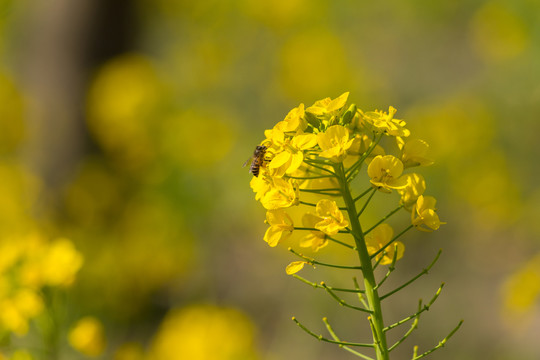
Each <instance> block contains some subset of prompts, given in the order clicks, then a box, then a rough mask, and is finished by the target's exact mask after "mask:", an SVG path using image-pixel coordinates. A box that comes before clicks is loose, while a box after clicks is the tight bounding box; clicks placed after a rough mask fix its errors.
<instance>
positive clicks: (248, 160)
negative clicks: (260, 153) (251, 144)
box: [242, 155, 254, 167]
mask: <svg viewBox="0 0 540 360" xmlns="http://www.w3.org/2000/svg"><path fill="white" fill-rule="evenodd" d="M253 157H254V156H253V155H251V156H250V157H249V158H248V159H247V160H246V162H245V163H244V165H242V167H246V165H247V164H249V163H251V162H252V161H253Z"/></svg>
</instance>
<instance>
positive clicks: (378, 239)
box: [366, 223, 405, 265]
mask: <svg viewBox="0 0 540 360" xmlns="http://www.w3.org/2000/svg"><path fill="white" fill-rule="evenodd" d="M393 237H394V229H392V227H391V226H390V225H388V224H384V223H383V224H381V225H379V226H377V227H376V228H375V229H373V230H371V231H370V232H369V233H368V234H367V235H366V245H367V248H368V252H369V254H370V255H373V254H375V253H376V252H377V251H379V250H380V249H382V248H383V247H384V246H385V245H386V244H388V243H389V242H390V241H391V240H392V238H393ZM396 249H397V255H396V260H399V259H401V258H402V257H403V253H404V252H405V245H403V243H402V242H401V241H394V242H393V243H392V244H390V245H389V246H387V247H386V248H385V249H384V250H383V251H381V252H380V253H379V254H377V256H375V259H376V260H377V261H378V260H379V259H381V258H382V259H381V261H380V263H381V265H388V264H391V263H392V260H393V259H394V254H395V250H396Z"/></svg>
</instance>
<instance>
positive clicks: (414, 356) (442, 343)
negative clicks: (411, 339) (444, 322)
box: [412, 320, 463, 360]
mask: <svg viewBox="0 0 540 360" xmlns="http://www.w3.org/2000/svg"><path fill="white" fill-rule="evenodd" d="M461 324H463V320H461V321H460V322H459V324H458V325H457V326H456V327H455V328H454V329H453V330H452V331H450V334H448V335H447V336H446V337H445V338H444V339H442V340H441V341H439V344H437V346H435V347H434V348H433V349H431V350H428V351H426V352H425V353H422V354H420V355H416V352H417V350H418V346H415V349H414V353H413V358H412V360H418V359H421V358H423V357H424V356H426V355H429V354H431V353H432V352H434V351H435V350H437V349H439V348H441V347H443V346H444V345H445V344H446V343H447V342H448V340H450V338H451V337H452V336H453V335H454V334H455V333H456V331H458V330H459V328H460V327H461Z"/></svg>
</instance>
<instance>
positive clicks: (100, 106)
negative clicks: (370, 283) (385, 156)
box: [0, 0, 540, 360]
mask: <svg viewBox="0 0 540 360" xmlns="http://www.w3.org/2000/svg"><path fill="white" fill-rule="evenodd" d="M539 13H540V3H539V2H538V1H533V0H522V1H510V0H498V1H480V0H473V1H445V2H441V1H434V2H426V1H418V0H413V1H397V0H391V1H381V2H373V1H371V2H367V1H352V0H342V1H330V0H317V1H308V0H274V1H271V2H269V1H258V0H237V1H218V0H201V1H182V0H178V1H174V0H155V1H143V0H139V1H136V0H133V1H129V0H115V1H110V0H81V1H70V0H47V1H31V0H16V1H15V0H1V1H0V236H1V241H0V242H1V246H2V249H3V250H2V253H3V254H12V253H16V254H19V255H17V256H19V257H18V258H17V259H19V260H18V262H17V261H14V260H13V258H16V256H15V255H13V256H11V255H10V256H11V257H9V256H8V258H9V259H11V260H1V261H0V275H1V276H2V277H4V278H6V279H7V278H8V277H10V276H13V275H12V274H13V272H14V271H15V272H17V271H19V270H18V269H19V267H18V266H21V265H20V264H21V263H23V264H25V261H29V262H31V260H28V259H35V256H34V255H31V256H30V255H28V256H27V257H24V256H23V255H20V254H23V253H24V254H27V253H26V252H24V251H29V252H28V253H29V254H34V253H35V252H36V251H37V253H43V251H44V250H43V248H48V247H54V246H53V245H54V244H58V240H56V239H69V241H67V242H66V241H65V242H64V243H62V244H68V245H65V246H64V247H62V249H64V250H62V251H63V252H62V251H59V252H58V253H59V254H63V255H58V258H59V259H60V260H58V261H57V260H54V261H52V264H49V268H52V269H53V272H54V271H58V272H59V273H61V274H64V273H65V272H66V271H67V272H68V275H69V276H67V277H65V276H64V277H62V276H61V279H63V280H62V281H57V282H54V281H52V280H51V281H52V282H51V281H48V282H47V281H45V280H43V281H42V282H34V283H32V284H33V285H32V286H33V287H31V289H32V291H34V290H35V293H34V294H37V295H36V296H38V298H39V299H42V301H41V303H42V306H38V305H35V304H37V303H40V301H38V300H36V299H35V298H32V297H30V298H31V299H34V300H32V301H34V302H32V301H30V300H27V301H26V302H23V303H24V304H30V305H25V307H23V308H24V309H26V310H25V311H26V312H25V311H22V313H24V314H26V315H25V316H26V317H25V316H23V320H21V321H22V323H21V322H19V323H16V324H19V325H20V326H22V325H24V324H25V321H24V319H27V320H28V326H27V328H25V327H24V326H22V327H16V326H15V327H14V326H12V327H11V328H10V327H9V326H7V325H5V324H14V322H13V316H12V313H9V314H8V310H9V309H10V308H9V307H7V305H6V303H5V302H1V303H2V304H3V305H2V308H0V320H2V319H3V320H2V321H3V323H4V325H5V326H7V327H6V329H4V330H3V331H2V336H1V340H0V346H1V347H0V351H2V353H3V354H4V356H5V357H6V358H10V357H11V358H16V359H30V358H31V357H32V358H35V359H41V358H51V359H52V358H54V359H84V358H87V357H88V356H95V357H96V358H98V359H117V360H137V359H173V360H174V359H195V360H197V359H216V360H221V359H227V360H228V359H235V360H236V359H269V360H283V359H353V358H355V357H353V356H352V355H351V354H349V353H347V352H343V351H342V350H340V349H339V348H337V347H335V346H333V345H331V344H326V343H321V342H317V341H315V340H314V339H313V338H311V337H309V336H308V335H307V334H306V333H304V332H302V331H301V330H300V329H299V328H298V327H297V326H295V325H294V323H293V322H292V321H291V320H290V318H291V316H293V315H294V316H296V317H298V318H299V319H301V320H302V321H303V322H304V323H306V324H307V325H309V326H310V328H312V329H313V330H314V331H315V332H317V333H323V334H324V333H325V328H324V325H323V323H322V322H321V321H320V319H321V318H322V317H323V316H327V317H328V318H329V319H330V320H331V321H332V323H333V324H334V327H335V328H337V329H339V332H340V333H341V334H346V335H342V337H344V338H347V340H350V341H362V340H365V339H369V329H366V322H365V319H364V318H363V317H361V316H359V317H357V318H356V319H355V318H354V317H351V313H350V311H348V310H347V309H344V308H340V307H339V306H337V304H336V303H335V302H334V301H333V300H332V299H330V298H329V297H328V296H327V295H326V294H324V293H322V292H320V291H317V290H316V289H312V288H310V287H308V286H305V285H304V284H302V283H300V282H298V281H297V280H295V279H293V278H291V277H288V276H287V275H286V274H285V272H284V267H285V265H286V264H288V263H289V262H290V261H292V260H296V259H294V258H293V257H292V255H291V254H290V253H288V252H287V251H286V248H287V246H289V245H290V244H285V245H284V246H281V247H278V248H269V247H268V246H267V244H266V243H264V241H263V240H262V236H263V234H264V231H265V224H264V214H265V213H264V210H263V209H262V207H261V206H260V204H259V203H257V202H256V201H255V200H254V199H253V193H252V191H251V189H250V188H249V181H250V175H249V174H248V173H247V170H246V169H245V168H242V164H243V163H244V161H245V160H246V158H247V157H248V156H249V155H250V154H251V152H252V151H253V148H254V146H255V145H256V144H258V143H259V142H260V141H261V140H262V139H263V130H264V129H267V128H271V127H272V126H273V125H274V124H275V123H276V122H277V121H280V120H282V119H283V118H284V116H285V115H286V114H287V112H288V111H289V110H290V109H292V108H293V107H295V106H297V105H298V104H299V103H301V102H302V103H305V104H306V105H310V104H312V103H313V102H314V101H316V100H318V99H321V98H324V97H327V96H329V97H332V98H334V97H337V96H338V95H340V94H341V93H343V92H345V91H350V92H351V95H350V97H349V99H350V100H352V101H353V102H355V103H356V104H357V105H358V106H359V107H360V108H361V109H364V110H373V109H377V108H378V109H387V108H388V106H389V105H393V106H394V107H396V108H397V109H398V116H397V117H398V118H401V119H405V120H406V121H407V123H408V128H410V129H411V130H412V132H413V134H415V137H420V138H422V139H425V140H426V141H427V142H428V143H430V145H431V157H432V158H434V159H435V160H436V163H435V164H434V165H432V166H431V167H429V168H425V169H423V171H424V172H423V174H424V176H425V177H426V180H427V182H428V190H427V192H428V193H429V194H430V195H434V196H436V197H437V199H438V207H439V214H440V217H441V219H442V220H444V221H447V222H448V224H447V225H445V226H443V227H442V228H441V229H440V230H439V231H437V232H435V233H433V234H427V235H426V234H423V233H418V232H410V233H408V234H407V235H406V237H405V238H404V239H403V241H404V242H405V245H406V253H405V257H404V258H403V259H402V260H401V261H400V262H399V263H398V270H397V271H396V272H395V273H394V274H395V275H393V277H394V278H393V279H392V283H393V284H399V283H401V282H403V281H404V280H407V279H409V278H410V277H411V276H412V275H414V274H416V273H417V272H418V271H420V270H421V269H422V268H423V267H424V266H426V265H427V264H428V263H429V262H430V261H431V258H432V257H433V256H434V255H435V254H436V252H437V251H438V249H439V248H443V249H444V251H443V255H442V258H441V259H440V260H439V263H438V264H437V265H436V267H435V268H434V269H433V270H432V271H431V272H430V274H429V275H428V276H426V277H423V278H422V279H421V280H420V281H419V282H417V283H415V284H414V285H413V286H411V287H409V288H407V290H405V291H404V292H403V293H402V294H401V295H400V298H399V299H396V300H389V302H388V303H385V306H386V309H385V311H386V313H387V314H388V315H387V317H388V321H391V320H397V319H399V318H401V317H404V316H406V315H409V314H410V313H412V312H414V309H415V308H416V306H417V300H418V298H424V299H429V298H430V297H431V296H432V294H433V293H434V292H435V290H436V289H437V287H438V286H439V285H440V283H441V282H442V281H444V282H445V283H446V285H445V288H444V290H443V293H442V295H441V297H440V298H439V300H438V301H437V303H435V305H434V306H433V308H432V309H431V310H430V311H429V312H427V313H425V314H424V315H423V316H422V318H421V323H420V327H419V329H418V330H417V331H415V333H414V334H413V335H412V336H411V337H410V338H409V339H408V340H407V341H406V342H405V343H404V344H403V345H402V346H401V349H400V350H396V352H397V354H396V355H395V357H396V358H409V357H410V354H411V353H412V346H413V345H415V344H418V345H419V346H420V349H421V350H427V349H428V348H429V347H431V346H433V345H435V344H437V342H438V341H439V340H440V339H442V338H443V337H444V336H445V335H446V333H447V332H448V331H450V329H452V328H453V327H454V326H455V324H456V323H457V322H458V321H459V319H464V320H465V323H464V325H463V327H462V328H461V330H460V331H459V332H458V333H457V334H456V335H455V336H454V337H453V338H452V339H451V340H450V342H449V344H448V346H446V347H445V349H443V350H439V351H437V352H436V353H435V354H434V355H432V357H433V358H436V359H478V358H485V359H496V360H503V359H525V360H526V359H538V358H540V349H539V347H538V338H539V336H540V317H539V309H538V303H539V301H538V297H539V293H540V242H539V240H538V239H539V236H540V221H539V219H540V185H539V182H538V177H539V175H540V167H539V162H538V158H539V156H540V146H539V145H538V143H539V142H538V134H540V116H539V115H540V81H539V80H540V65H539V64H540V22H539V21H538V14H539ZM36 238H40V239H41V240H39V241H38V243H39V244H40V245H39V246H37V245H35V244H36V240H35V239H36ZM29 239H30V240H29ZM31 239H34V240H31ZM21 244H22V245H21ZM26 244H30V245H26ZM70 244H71V245H70ZM17 246H18V247H21V246H22V247H23V248H24V249H26V250H24V251H23V250H16V251H15V250H13V251H11V250H9V249H14V248H15V247H17ZM28 249H31V250H28ZM36 249H37V250H36ZM40 249H41V250H40ZM74 249H76V250H74ZM10 251H11V252H10ZM21 251H22V252H21ZM32 251H34V252H32ZM333 251H334V250H333V249H332V246H329V247H328V248H325V249H324V250H322V251H321V254H320V256H322V258H323V259H324V257H325V256H327V257H328V256H330V257H332V256H334V257H335V256H337V255H335V254H333ZM55 254H56V253H55ZM66 254H67V255H66ZM2 256H4V255H2ZM6 256H7V255H6ZM6 256H4V257H6ZM25 256H26V255H25ZM20 259H23V260H20ZM25 259H26V260H25ZM53 259H56V258H54V257H53ZM62 259H63V260H62ZM66 259H67V260H66ZM82 259H84V260H82ZM32 261H33V260H32ZM6 264H7V265H6ZM17 264H18V265H17ZM40 264H42V263H40ZM62 264H67V265H66V266H67V268H69V269H68V270H65V267H62V266H63V265H62ZM8 268H9V271H7V270H6V269H8ZM38 272H39V271H38ZM10 274H11V275H10ZM17 274H18V273H17ZM24 274H26V272H24ZM75 274H76V279H74V277H75ZM17 276H18V275H17ZM324 276H327V277H326V278H324ZM340 276H343V275H340V274H324V273H321V272H306V277H311V278H312V279H313V280H318V281H320V280H323V279H331V280H335V281H338V280H340V279H339V277H340ZM346 276H347V277H348V276H349V275H348V274H347V275H346ZM20 278H24V279H26V278H27V277H23V276H21V277H20ZM10 279H11V280H9V281H12V278H10ZM17 279H19V277H17ZM66 279H67V280H66ZM347 279H349V278H347ZM64 280H65V281H64ZM9 281H8V280H5V281H4V280H2V281H1V282H0V285H1V286H0V290H1V291H0V295H2V296H3V297H4V299H7V295H6V294H7V293H8V292H7V291H4V289H5V288H6V287H5V286H4V284H5V283H6V282H9ZM329 281H330V280H329ZM347 281H348V280H347ZM389 283H390V282H389ZM14 284H15V283H14ZM16 284H19V283H16ZM21 284H22V285H21ZM11 286H13V287H16V286H21V288H24V286H28V281H27V282H24V281H22V282H21V283H20V284H19V285H13V284H12V285H11ZM25 294H26V293H25ZM27 298H28V297H24V299H27ZM30 298H28V299H30ZM3 301H4V300H3ZM6 301H7V300H6ZM36 301H37V302H36ZM32 304H34V305H32ZM31 305H32V306H31ZM10 314H11V315H10ZM354 316H358V315H357V314H356V313H354ZM81 318H82V319H90V320H91V321H90V320H89V321H87V322H86V323H85V324H86V327H84V326H82V327H80V328H79V330H80V332H81V334H82V335H81V336H80V337H81V338H82V339H83V340H80V341H79V342H78V344H79V351H76V350H75V349H74V348H73V346H70V345H69V341H68V333H70V330H69V329H71V328H72V327H73V326H74V324H76V322H77V321H78V320H79V319H81ZM6 319H7V320H6ZM47 319H48V320H47ZM50 319H54V321H53V320H50ZM10 321H11V322H10ZM21 324H22V325H21ZM44 324H45V325H44ZM51 324H52V325H51ZM81 329H82V330H81ZM85 329H86V330H85ZM396 331H397V333H396V337H397V336H398V333H399V330H396ZM17 332H18V333H19V334H16V333H17ZM24 334H26V335H24ZM70 334H72V333H70ZM71 339H72V340H71V342H72V343H76V344H77V340H73V338H71ZM85 339H86V340H85ZM87 340H88V342H89V344H84V342H85V341H87ZM81 342H82V343H83V344H81ZM75 348H77V346H75ZM81 349H82V350H81Z"/></svg>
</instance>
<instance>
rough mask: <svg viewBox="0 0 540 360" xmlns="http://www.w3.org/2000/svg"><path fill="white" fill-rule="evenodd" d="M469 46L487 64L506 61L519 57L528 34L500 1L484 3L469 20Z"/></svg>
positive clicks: (524, 27)
mask: <svg viewBox="0 0 540 360" xmlns="http://www.w3.org/2000/svg"><path fill="white" fill-rule="evenodd" d="M471 32H472V37H471V38H472V42H473V46H474V48H475V50H476V51H477V52H478V54H479V55H480V56H481V57H482V58H484V59H486V60H494V61H500V60H506V59H511V58H514V57H516V56H518V55H520V54H521V53H522V52H523V51H524V50H525V48H526V47H527V45H528V44H529V41H530V40H529V38H530V34H529V32H528V30H527V28H526V25H525V23H524V19H521V18H520V17H519V16H518V15H517V14H515V13H513V12H512V11H511V10H510V8H508V7H506V6H505V5H504V4H503V3H501V2H499V1H487V2H485V3H484V5H483V6H482V7H480V8H479V9H478V10H477V12H476V14H475V15H474V16H473V18H472V19H471Z"/></svg>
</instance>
